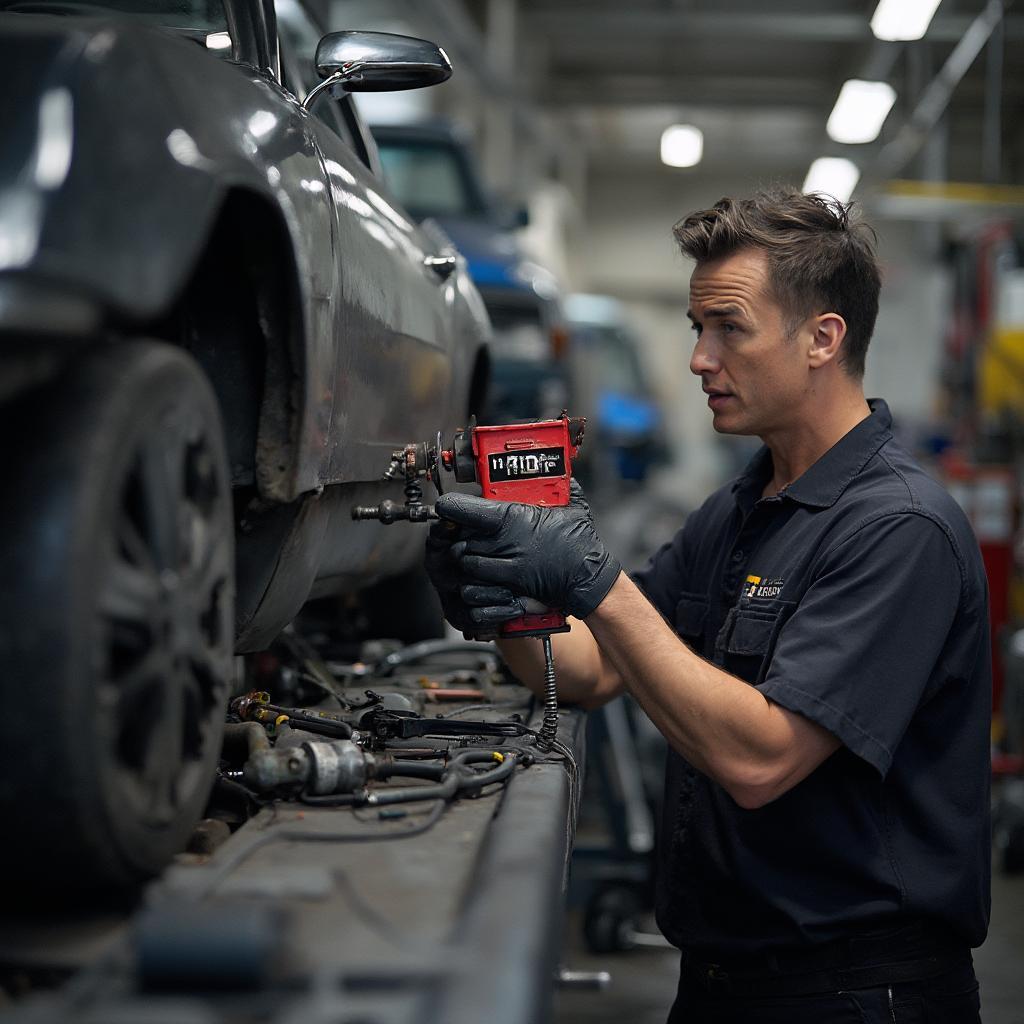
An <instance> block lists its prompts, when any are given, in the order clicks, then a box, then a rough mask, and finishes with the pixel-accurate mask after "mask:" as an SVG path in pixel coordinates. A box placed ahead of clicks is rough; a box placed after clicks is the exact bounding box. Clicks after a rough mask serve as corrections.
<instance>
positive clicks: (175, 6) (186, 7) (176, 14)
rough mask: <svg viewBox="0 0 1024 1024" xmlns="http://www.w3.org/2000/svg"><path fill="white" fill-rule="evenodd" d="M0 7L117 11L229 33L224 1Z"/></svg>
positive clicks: (11, 4) (51, 0)
mask: <svg viewBox="0 0 1024 1024" xmlns="http://www.w3.org/2000/svg"><path fill="white" fill-rule="evenodd" d="M0 10H2V11H11V12H15V13H23V14H82V15H89V14H101V13H103V12H105V11H114V12H116V13H118V14H125V15H129V16H133V17H140V18H145V19H146V20H147V21H153V22H156V23H157V24H158V25H167V26H169V27H171V28H186V29H198V30H200V31H203V32H226V31H227V27H228V25H227V18H226V17H225V15H224V3H223V0H90V2H88V3H84V2H83V3H77V2H74V0H0Z"/></svg>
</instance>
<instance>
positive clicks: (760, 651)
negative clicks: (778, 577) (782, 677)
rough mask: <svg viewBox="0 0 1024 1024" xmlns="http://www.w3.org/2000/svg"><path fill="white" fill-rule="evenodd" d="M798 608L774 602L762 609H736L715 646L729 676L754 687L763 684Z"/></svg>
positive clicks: (744, 607) (730, 614)
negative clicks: (790, 617)
mask: <svg viewBox="0 0 1024 1024" xmlns="http://www.w3.org/2000/svg"><path fill="white" fill-rule="evenodd" d="M795 607H796V602H795V601H772V602H771V604H770V605H769V606H767V607H763V608H762V607H757V608H752V607H750V606H743V605H738V606H737V607H735V608H733V609H732V610H731V611H730V612H729V615H728V616H727V618H726V621H725V625H724V626H723V627H722V631H721V632H720V633H719V635H718V640H717V642H716V647H718V648H719V653H720V655H721V664H722V666H723V667H724V668H725V670H726V672H730V673H732V674H733V675H734V676H739V677H740V679H745V680H746V681H747V682H748V683H753V684H754V685H757V684H758V683H761V682H763V681H764V678H765V676H766V675H767V674H768V668H769V666H770V665H771V660H772V655H773V654H774V653H775V644H776V642H777V641H778V638H779V633H780V632H781V631H782V627H783V626H784V625H785V623H786V620H787V619H788V618H789V616H790V615H791V614H792V613H793V609H794V608H795Z"/></svg>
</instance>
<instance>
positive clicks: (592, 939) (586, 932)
mask: <svg viewBox="0 0 1024 1024" xmlns="http://www.w3.org/2000/svg"><path fill="white" fill-rule="evenodd" d="M642 909H643V904H642V901H641V899H640V895H639V893H638V892H637V891H636V889H635V888H634V887H633V886H629V885H623V884H620V883H616V882H609V883H606V884H605V885H603V886H601V887H600V888H598V889H597V890H596V891H595V892H594V893H593V895H592V896H591V897H590V899H589V900H588V901H587V906H586V910H585V911H584V915H583V937H584V939H585V941H586V944H587V948H588V949H589V950H590V952H591V953H622V952H624V951H625V950H627V949H632V948H633V946H634V942H633V940H632V935H633V934H634V933H635V932H636V931H637V919H638V918H639V916H640V913H641V911H642Z"/></svg>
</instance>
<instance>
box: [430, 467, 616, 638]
mask: <svg viewBox="0 0 1024 1024" xmlns="http://www.w3.org/2000/svg"><path fill="white" fill-rule="evenodd" d="M571 494H572V496H571V499H570V503H569V504H568V505H563V506H558V507H555V508H540V507H537V506H535V505H521V504H518V503H516V502H505V501H490V500H488V499H486V498H475V497H471V496H470V495H468V494H445V495H444V496H443V497H441V498H438V500H437V502H436V503H435V505H434V507H435V509H436V510H437V513H438V515H439V516H441V518H442V520H447V521H449V522H452V523H456V524H457V525H458V526H459V527H461V531H462V533H463V537H464V539H460V540H458V541H457V542H456V543H455V544H453V545H452V549H451V553H452V555H453V556H454V557H455V558H456V559H457V560H458V562H459V565H460V568H461V576H462V577H463V579H462V586H461V589H460V596H461V597H462V598H463V599H465V600H466V601H467V603H471V604H474V605H482V604H483V601H481V600H480V594H479V592H475V591H473V590H472V589H470V588H471V587H474V586H482V587H484V588H487V589H490V588H491V587H497V588H499V590H498V591H496V593H498V594H500V595H501V596H503V597H504V596H513V595H524V596H526V597H532V598H534V599H535V600H537V601H539V602H540V603H541V604H543V605H545V606H546V607H548V608H554V609H557V610H559V611H563V612H567V613H568V614H570V615H575V616H576V617H577V618H584V617H585V616H587V615H589V614H590V613H591V612H592V611H593V610H594V609H595V608H596V607H597V606H598V605H599V604H600V603H601V602H602V601H603V600H604V597H605V595H606V594H607V593H608V591H609V590H611V588H612V584H613V583H614V582H615V580H616V579H617V578H618V575H619V572H620V571H621V566H620V565H619V563H618V561H617V560H616V559H615V558H614V557H613V556H612V554H611V553H610V552H609V551H608V549H607V548H606V547H605V546H604V544H603V543H602V541H601V538H600V537H598V535H597V532H596V531H595V529H594V521H593V517H592V516H591V514H590V506H589V505H588V504H587V502H586V500H585V499H584V497H583V491H582V489H581V488H580V487H579V485H578V484H576V483H575V481H574V482H573V487H572V492H571ZM466 578H468V580H469V581H471V582H469V583H467V582H466ZM500 588H508V590H507V591H504V590H502V589H500ZM499 606H500V605H499ZM505 606H506V607H508V604H507V602H506V603H505ZM481 610H483V609H481ZM487 614H489V615H490V614H496V612H493V611H491V609H490V608H488V609H487ZM491 621H496V620H493V619H492V620H491Z"/></svg>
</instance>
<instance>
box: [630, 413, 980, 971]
mask: <svg viewBox="0 0 1024 1024" xmlns="http://www.w3.org/2000/svg"><path fill="white" fill-rule="evenodd" d="M870 404H871V409H872V412H871V415H870V416H868V417H867V418H866V419H865V420H863V421H862V422H861V423H860V424H858V425H857V426H856V427H854V429H853V430H851V431H850V432H849V433H848V434H847V435H846V436H845V437H843V438H842V440H840V441H839V443H838V444H836V445H835V446H834V447H833V448H832V449H830V450H829V451H828V452H827V453H826V454H825V455H823V456H822V457H821V458H820V459H819V460H818V461H817V462H816V463H815V464H814V465H813V466H811V468H810V469H809V470H807V472H806V473H804V475H803V476H801V477H800V478H799V479H798V480H797V481H795V482H794V483H792V484H790V485H789V486H788V487H785V488H784V489H783V490H782V491H780V492H779V493H778V494H777V495H775V496H773V497H770V498H763V497H761V494H762V492H763V490H764V487H765V485H766V484H767V483H768V481H769V480H770V479H771V476H772V462H771V455H770V453H769V452H768V450H767V449H766V448H763V449H762V450H761V451H760V452H759V453H758V454H757V455H756V456H755V457H754V459H753V460H752V461H751V463H750V465H749V466H748V467H747V470H746V471H745V472H744V474H743V475H742V476H741V477H739V479H737V480H736V481H735V482H734V483H732V484H731V485H727V486H726V487H723V488H722V489H720V490H719V491H717V492H716V493H715V494H713V495H712V496H711V497H710V498H708V500H707V501H706V502H705V503H704V505H703V506H702V507H701V508H700V509H699V510H698V511H696V512H694V513H693V514H692V515H691V516H690V517H689V518H688V519H687V521H686V524H685V525H684V527H683V528H682V530H680V531H679V533H678V534H677V535H676V536H675V538H674V539H673V540H672V541H671V542H670V543H668V544H666V545H665V546H664V547H663V548H662V549H661V550H660V551H659V552H658V553H657V554H656V555H655V556H654V557H653V558H652V559H651V562H650V563H649V565H648V566H647V568H646V569H645V570H643V571H642V572H640V573H638V574H637V576H636V581H637V583H638V585H639V586H640V587H641V588H642V589H643V590H644V592H645V593H646V594H647V596H648V597H649V599H650V600H651V601H652V603H653V604H654V605H655V606H656V607H657V608H658V609H659V610H660V611H661V613H662V614H663V615H664V616H665V617H666V619H668V621H669V622H670V623H671V624H672V625H673V626H674V628H675V630H676V632H677V633H678V634H679V636H680V637H682V639H683V640H684V641H686V643H687V644H689V645H690V646H691V647H692V648H693V649H694V650H695V651H696V652H697V653H698V654H701V655H703V656H704V657H705V658H707V659H708V660H710V661H713V662H714V663H715V664H716V665H719V666H721V667H722V668H723V669H725V670H726V671H727V672H730V673H732V674H734V675H736V676H739V677H740V678H742V679H744V680H746V681H747V682H748V683H750V684H751V685H752V686H756V687H757V688H758V689H759V690H760V691H761V692H762V693H763V694H764V695H765V696H766V697H768V698H770V699H771V700H772V701H774V702H775V703H777V704H779V705H781V706H782V707H785V708H788V709H790V710H791V711H794V712H797V713H799V714H801V715H804V716H805V717H806V718H809V719H811V720H812V721H814V722H817V723H818V724H819V725H822V726H824V728H826V729H828V730H829V731H830V732H831V733H833V734H834V735H835V736H837V737H838V738H839V740H840V741H841V742H842V746H841V747H840V748H839V750H837V751H836V752H835V753H834V754H833V755H832V756H831V757H829V758H828V759H827V760H826V761H825V762H824V763H822V764H821V765H820V766H819V767H818V768H817V769H816V770H815V771H813V772H812V773H811V774H810V775H809V776H808V777H807V778H806V779H804V780H803V781H802V782H800V783H799V784H798V785H796V786H795V787H793V788H792V789H791V790H789V791H788V792H786V793H784V794H783V795H782V796H780V797H779V798H778V799H776V800H774V801H772V802H771V803H769V804H767V805H766V806H764V807H761V808H758V809H755V810H744V809H743V808H741V807H739V806H738V805H737V804H736V803H735V802H734V801H733V799H732V798H731V797H730V796H729V794H728V793H726V792H725V790H724V789H722V787H721V786H719V785H718V784H717V783H715V782H713V781H712V780H711V779H709V778H707V777H706V776H704V775H702V774H701V773H699V772H697V771H696V770H695V769H694V768H692V767H691V766H690V765H689V764H688V763H687V762H686V761H685V760H684V759H683V758H682V757H680V756H679V755H678V754H676V753H674V752H673V753H670V756H669V767H668V775H667V787H666V800H665V810H664V821H663V834H662V842H661V844H660V847H659V849H660V854H661V863H660V865H659V867H660V873H659V890H658V903H657V910H658V923H659V925H660V927H661V928H662V930H663V931H664V933H665V934H666V935H667V936H668V938H669V939H670V940H671V941H672V942H673V943H675V944H676V945H678V946H681V947H688V948H692V949H697V950H699V949H710V950H716V951H723V950H724V951H735V952H736V953H744V952H750V951H753V950H757V949H763V948H765V947H766V946H793V945H803V944H806V943H818V942H826V941H830V940H834V939H837V938H841V937H843V936H846V935H849V934H853V933H858V932H861V931H869V930H873V929H874V928H875V927H878V928H885V927H888V926H890V925H898V924H900V923H901V922H909V921H910V920H920V919H922V918H923V919H926V920H928V921H930V922H936V923H938V924H940V925H945V926H947V927H948V928H949V929H952V930H953V931H954V932H955V933H957V934H958V935H959V936H961V937H962V938H963V939H964V940H966V941H967V942H968V943H969V944H970V945H972V946H977V945H980V943H981V942H982V940H983V939H984V937H985V932H986V929H987V926H988V913H989V873H990V862H989V857H990V854H989V822H988V808H989V729H990V717H991V666H990V650H989V633H988V614H987V588H986V581H985V575H984V570H983V567H982V561H981V556H980V553H979V551H978V546H977V542H976V541H975V538H974V535H973V533H972V531H971V528H970V525H969V524H968V522H967V520H966V518H965V517H964V515H963V513H962V512H961V510H960V508H959V507H958V506H957V505H956V503H955V502H954V501H953V499H952V498H951V497H950V496H949V495H948V494H947V493H946V491H945V490H943V488H942V487H941V486H939V485H938V484H937V483H936V482H935V481H934V480H932V479H931V478H930V477H928V476H927V475H926V474H925V473H924V471H923V470H922V469H921V468H920V467H919V466H918V465H917V464H916V463H915V462H914V460H913V459H912V458H911V457H910V455H909V454H908V453H907V452H906V451H905V450H903V449H902V448H901V447H899V445H897V444H896V442H895V441H894V440H893V437H892V433H891V431H890V427H891V417H890V415H889V410H888V408H887V406H886V405H885V403H884V402H882V401H880V400H874V401H872V402H871V403H870Z"/></svg>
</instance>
